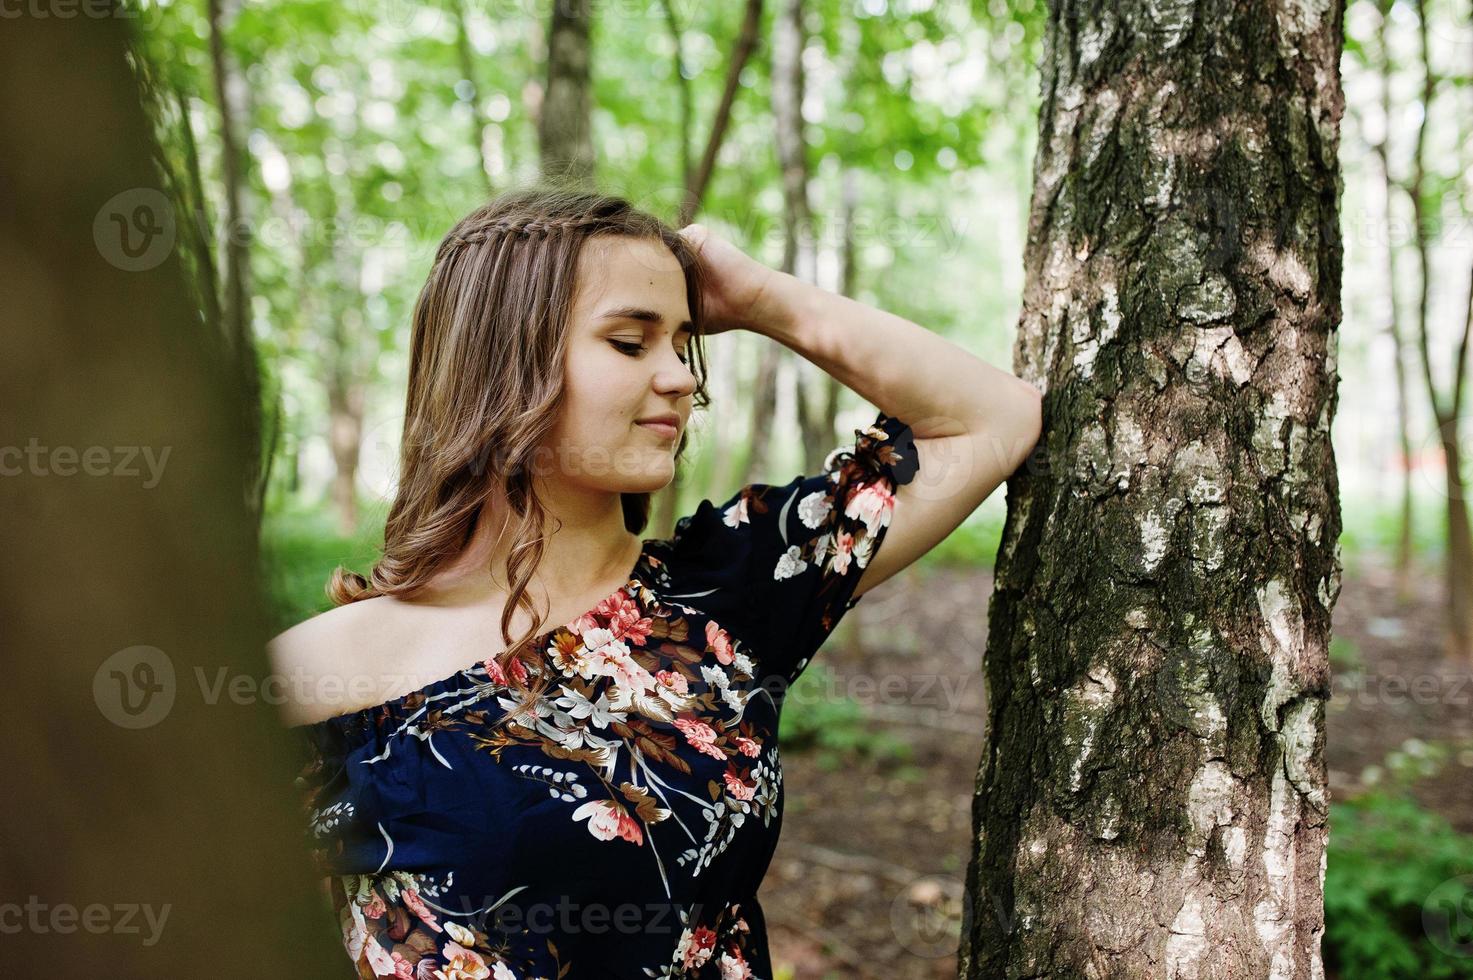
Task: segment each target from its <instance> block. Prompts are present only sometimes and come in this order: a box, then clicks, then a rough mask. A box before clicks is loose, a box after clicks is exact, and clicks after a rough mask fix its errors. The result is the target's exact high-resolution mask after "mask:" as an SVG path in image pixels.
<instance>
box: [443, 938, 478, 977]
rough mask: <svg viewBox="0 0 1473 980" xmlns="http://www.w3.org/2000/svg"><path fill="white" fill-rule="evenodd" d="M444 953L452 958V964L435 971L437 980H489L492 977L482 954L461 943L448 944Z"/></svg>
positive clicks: (449, 963)
mask: <svg viewBox="0 0 1473 980" xmlns="http://www.w3.org/2000/svg"><path fill="white" fill-rule="evenodd" d="M442 952H443V953H444V955H446V956H448V957H450V962H448V963H446V964H445V966H444V968H443V969H440V970H436V971H435V980H487V978H488V977H490V976H491V969H490V968H489V967H488V966H486V961H485V960H483V959H481V956H480V954H479V953H476V952H474V951H473V950H469V949H466V948H465V947H464V946H462V945H460V943H455V942H450V943H446V944H445V948H444V950H442Z"/></svg>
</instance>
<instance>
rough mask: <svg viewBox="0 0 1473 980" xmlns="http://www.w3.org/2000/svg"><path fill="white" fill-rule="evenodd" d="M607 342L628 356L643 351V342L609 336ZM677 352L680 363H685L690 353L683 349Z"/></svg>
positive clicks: (636, 354)
mask: <svg viewBox="0 0 1473 980" xmlns="http://www.w3.org/2000/svg"><path fill="white" fill-rule="evenodd" d="M609 343H611V344H613V345H614V349H615V350H617V351H618V352H619V353H621V354H627V355H629V356H630V357H637V356H639V355H640V354H642V353H644V351H645V346H644V344H641V343H638V342H637V341H630V340H614V339H612V338H610V340H609ZM677 354H678V356H679V357H680V363H682V364H685V363H686V362H687V359H688V358H689V357H690V354H689V353H688V352H687V351H685V350H681V351H677Z"/></svg>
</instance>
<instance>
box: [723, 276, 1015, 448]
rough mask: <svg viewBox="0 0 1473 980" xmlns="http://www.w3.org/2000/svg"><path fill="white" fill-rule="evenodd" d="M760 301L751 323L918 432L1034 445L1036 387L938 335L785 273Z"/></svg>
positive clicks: (921, 436)
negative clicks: (757, 314) (755, 320)
mask: <svg viewBox="0 0 1473 980" xmlns="http://www.w3.org/2000/svg"><path fill="white" fill-rule="evenodd" d="M762 305H763V309H764V315H763V317H762V318H761V322H760V323H758V324H756V325H754V326H753V328H752V329H754V330H756V331H757V332H758V333H761V334H763V335H764V336H767V337H770V338H772V339H773V340H776V341H778V342H779V343H781V344H783V345H784V346H785V347H788V348H790V349H792V350H794V351H796V352H797V353H799V354H801V355H802V356H803V357H805V358H806V359H808V360H809V361H812V362H813V363H814V364H816V365H818V366H819V367H820V368H822V369H823V370H824V371H826V372H827V373H828V374H830V375H832V376H833V377H834V378H836V379H838V380H839V381H840V382H841V383H843V384H844V385H846V386H847V387H849V388H851V389H853V390H854V391H855V392H857V393H858V394H860V395H861V396H863V397H864V398H866V399H868V400H869V401H870V402H872V403H874V404H875V405H876V406H877V407H878V408H879V409H880V410H881V411H883V412H885V413H886V414H889V415H893V416H895V417H896V418H899V419H901V420H903V421H905V422H907V423H909V424H910V425H911V428H912V431H913V432H914V433H915V435H916V438H918V439H926V438H932V437H937V436H954V435H962V434H971V435H979V436H980V435H986V436H987V437H988V438H989V439H992V440H1001V442H1002V443H1003V444H1007V443H1018V444H1020V445H1019V446H1018V451H1019V452H1021V453H1026V452H1027V451H1028V450H1029V449H1031V448H1032V446H1033V443H1034V441H1035V440H1036V437H1037V429H1038V390H1037V389H1036V388H1034V387H1033V386H1032V385H1030V384H1028V383H1027V382H1025V381H1022V380H1021V379H1019V378H1017V377H1014V376H1013V375H1012V374H1011V373H1009V372H1007V371H1003V370H1001V369H999V368H996V367H994V366H992V365H991V364H988V363H987V362H986V361H984V360H982V359H981V358H980V357H978V356H976V355H975V354H973V353H971V352H970V351H968V350H966V349H964V348H962V347H959V346H957V345H956V344H953V343H952V342H951V341H949V340H947V339H946V338H944V337H942V336H940V335H939V334H936V333H933V332H932V331H930V330H927V329H926V328H925V327H922V326H920V325H919V324H916V323H912V322H911V321H910V320H907V319H905V318H904V317H901V316H897V315H895V314H893V313H889V312H886V311H885V310H880V309H876V308H875V307H872V306H867V305H865V304H864V303H860V302H858V301H856V300H853V299H850V298H849V297H847V296H841V295H838V294H836V293H831V292H829V291H828V290H825V289H821V288H819V287H817V286H814V285H812V284H811V283H806V282H803V281H802V280H800V279H797V278H796V277H794V276H791V275H788V274H786V273H778V274H777V275H776V276H774V277H773V280H772V284H771V286H770V288H769V290H768V295H766V296H764V303H763V304H762ZM1022 443H1026V445H1022Z"/></svg>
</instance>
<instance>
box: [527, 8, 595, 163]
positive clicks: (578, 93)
mask: <svg viewBox="0 0 1473 980" xmlns="http://www.w3.org/2000/svg"><path fill="white" fill-rule="evenodd" d="M592 21H593V5H592V4H587V3H554V4H553V5H552V24H551V26H550V27H549V29H548V32H547V93H546V95H545V96H544V97H543V100H542V108H541V112H540V114H539V116H538V119H537V135H538V141H539V145H540V152H541V156H542V173H543V175H544V176H545V177H548V178H550V179H552V180H555V181H557V182H566V183H570V184H591V183H592V181H593V171H594V166H595V157H594V152H593V82H592V78H591V70H592V60H593V56H592V52H591V51H590V32H591V30H592V27H593V23H592Z"/></svg>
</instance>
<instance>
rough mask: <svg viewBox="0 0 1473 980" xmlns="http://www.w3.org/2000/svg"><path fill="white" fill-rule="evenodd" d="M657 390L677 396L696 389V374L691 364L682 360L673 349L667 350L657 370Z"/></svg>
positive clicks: (687, 393)
mask: <svg viewBox="0 0 1473 980" xmlns="http://www.w3.org/2000/svg"><path fill="white" fill-rule="evenodd" d="M655 390H656V391H658V392H660V393H661V394H668V395H673V396H675V397H677V398H679V397H682V396H685V395H689V394H691V393H693V392H694V391H695V390H696V376H695V374H693V373H692V372H691V369H690V365H688V364H686V363H685V362H684V361H682V360H681V359H680V355H679V354H677V353H676V352H675V351H674V350H673V349H672V350H668V351H666V353H665V355H664V357H662V358H661V360H660V368H659V370H658V371H656V372H655Z"/></svg>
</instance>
